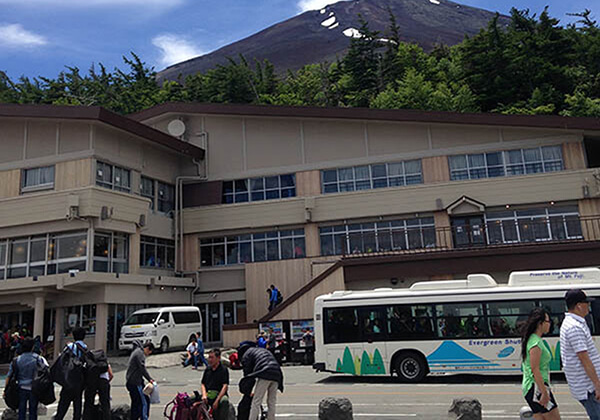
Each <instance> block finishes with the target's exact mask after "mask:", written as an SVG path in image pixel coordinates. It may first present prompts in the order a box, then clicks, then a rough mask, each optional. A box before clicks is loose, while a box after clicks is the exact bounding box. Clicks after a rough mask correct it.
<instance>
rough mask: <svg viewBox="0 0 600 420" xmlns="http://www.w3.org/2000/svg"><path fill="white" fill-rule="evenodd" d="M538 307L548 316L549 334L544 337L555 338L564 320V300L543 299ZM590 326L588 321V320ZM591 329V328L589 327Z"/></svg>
mask: <svg viewBox="0 0 600 420" xmlns="http://www.w3.org/2000/svg"><path fill="white" fill-rule="evenodd" d="M540 306H541V307H542V308H544V309H545V310H547V311H548V313H549V314H550V320H551V321H552V323H551V324H550V332H549V333H548V334H546V335H548V336H554V337H557V336H558V335H559V334H560V325H561V324H562V322H563V319H564V318H565V312H567V305H566V303H565V300H564V299H543V300H541V301H540ZM588 325H590V320H588ZM590 329H591V326H590Z"/></svg>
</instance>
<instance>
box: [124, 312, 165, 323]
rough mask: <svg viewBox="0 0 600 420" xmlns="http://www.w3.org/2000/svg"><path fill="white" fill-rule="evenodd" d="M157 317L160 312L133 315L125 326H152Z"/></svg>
mask: <svg viewBox="0 0 600 420" xmlns="http://www.w3.org/2000/svg"><path fill="white" fill-rule="evenodd" d="M157 317H158V312H149V313H145V314H133V315H131V316H130V317H129V318H127V321H125V324H123V325H138V324H152V323H153V322H154V320H155V319H156V318H157Z"/></svg>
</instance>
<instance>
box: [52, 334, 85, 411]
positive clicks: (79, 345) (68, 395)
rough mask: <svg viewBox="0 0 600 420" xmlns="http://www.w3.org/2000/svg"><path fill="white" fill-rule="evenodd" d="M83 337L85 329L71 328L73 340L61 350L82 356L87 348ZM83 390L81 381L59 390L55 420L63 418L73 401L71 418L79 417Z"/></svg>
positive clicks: (78, 356) (79, 357)
mask: <svg viewBox="0 0 600 420" xmlns="http://www.w3.org/2000/svg"><path fill="white" fill-rule="evenodd" d="M84 339H85V329H83V328H75V329H74V330H73V340H75V342H71V343H69V344H67V345H66V347H65V349H64V350H63V351H70V352H72V353H73V354H74V355H75V357H77V358H78V359H81V358H82V357H83V352H84V351H85V350H87V345H86V344H85V342H84V341H83V340H84ZM83 390H84V384H83V382H82V383H81V384H73V386H72V387H70V388H64V387H63V388H62V389H61V390H60V399H59V400H58V409H57V412H56V416H55V420H63V419H64V418H65V415H66V414H67V411H69V406H70V405H71V403H73V420H80V419H81V411H82V410H81V409H82V400H81V399H82V395H83Z"/></svg>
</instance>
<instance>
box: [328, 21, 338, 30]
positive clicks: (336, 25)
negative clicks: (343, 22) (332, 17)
mask: <svg viewBox="0 0 600 420" xmlns="http://www.w3.org/2000/svg"><path fill="white" fill-rule="evenodd" d="M338 26H340V22H335V23H334V24H333V25H331V26H330V27H329V29H335V28H337V27H338Z"/></svg>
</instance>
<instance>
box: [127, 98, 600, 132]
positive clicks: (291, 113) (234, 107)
mask: <svg viewBox="0 0 600 420" xmlns="http://www.w3.org/2000/svg"><path fill="white" fill-rule="evenodd" d="M164 114H214V115H219V114H220V115H236V116H263V117H296V118H298V117H300V118H331V119H356V120H378V121H395V122H422V123H442V124H469V125H493V126H506V127H510V126H513V127H530V128H554V129H564V130H590V131H598V130H600V118H591V117H562V116H558V115H504V114H491V113H480V114H466V113H464V114H463V113H457V112H443V111H419V110H407V109H371V108H340V107H338V108H320V107H301V106H297V107H294V106H275V105H246V104H241V105H239V104H207V103H184V102H169V103H165V104H161V105H157V106H155V107H152V108H149V109H146V110H144V111H140V112H137V113H134V114H131V115H129V117H130V118H132V119H135V120H136V121H145V120H149V119H152V118H155V117H157V116H160V115H164Z"/></svg>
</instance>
